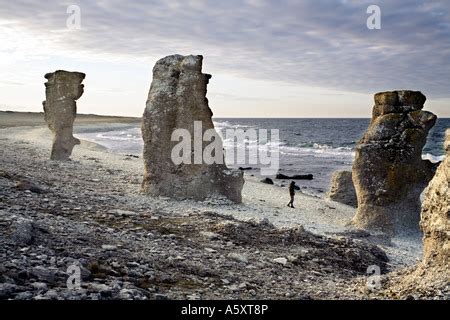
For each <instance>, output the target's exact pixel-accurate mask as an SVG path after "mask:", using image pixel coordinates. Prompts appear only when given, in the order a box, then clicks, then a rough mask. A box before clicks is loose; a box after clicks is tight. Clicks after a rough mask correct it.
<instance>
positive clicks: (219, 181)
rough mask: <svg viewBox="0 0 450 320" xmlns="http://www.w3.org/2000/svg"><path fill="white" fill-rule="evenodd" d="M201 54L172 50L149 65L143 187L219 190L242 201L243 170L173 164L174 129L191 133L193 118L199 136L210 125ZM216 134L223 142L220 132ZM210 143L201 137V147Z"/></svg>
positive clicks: (187, 194)
mask: <svg viewBox="0 0 450 320" xmlns="http://www.w3.org/2000/svg"><path fill="white" fill-rule="evenodd" d="M202 60H203V57H202V56H194V55H190V56H181V55H172V56H168V57H165V58H162V59H160V60H159V61H158V62H157V63H156V64H155V67H154V68H153V81H152V84H151V87H150V92H149V95H148V100H147V106H146V109H145V112H144V115H143V120H142V137H143V139H144V166H145V169H144V170H145V172H144V180H143V183H142V189H143V191H144V192H146V193H148V194H150V195H153V196H169V197H172V198H178V199H184V198H191V199H195V200H204V199H206V198H208V197H210V196H212V195H221V196H225V197H226V198H228V199H230V200H232V201H234V202H236V203H240V202H241V201H242V196H241V191H242V188H243V184H244V179H243V173H242V172H239V171H234V170H230V169H228V168H227V166H226V165H225V164H224V161H222V163H213V164H205V163H204V162H203V161H202V163H201V164H196V163H193V162H191V163H181V164H175V163H174V162H173V160H172V158H171V155H172V150H173V147H174V146H175V145H177V144H178V141H172V133H173V132H174V130H175V129H185V130H187V132H189V133H190V137H195V135H194V121H198V122H200V123H201V130H202V131H201V133H202V136H203V134H204V133H205V131H206V130H208V129H214V124H213V122H212V118H211V117H212V111H211V109H210V108H209V106H208V99H207V98H206V91H207V84H208V82H209V79H210V78H211V76H210V75H208V74H204V73H202ZM215 139H219V142H220V145H221V146H222V141H221V140H220V137H219V136H218V135H216V136H215ZM194 144H195V141H194ZM194 144H193V145H194ZM208 144H209V143H205V142H203V141H202V150H204V148H205V146H206V145H208ZM191 159H192V157H191ZM222 160H223V157H222Z"/></svg>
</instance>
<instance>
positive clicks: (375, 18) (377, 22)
mask: <svg viewBox="0 0 450 320" xmlns="http://www.w3.org/2000/svg"><path fill="white" fill-rule="evenodd" d="M366 13H367V14H370V16H369V17H368V18H367V21H366V25H367V29H369V30H380V29H381V8H380V7H379V6H377V5H375V4H373V5H370V6H368V7H367V10H366Z"/></svg>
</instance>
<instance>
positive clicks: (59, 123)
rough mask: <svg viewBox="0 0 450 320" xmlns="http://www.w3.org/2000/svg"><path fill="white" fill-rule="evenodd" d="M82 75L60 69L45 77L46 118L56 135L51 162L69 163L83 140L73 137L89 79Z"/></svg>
mask: <svg viewBox="0 0 450 320" xmlns="http://www.w3.org/2000/svg"><path fill="white" fill-rule="evenodd" d="M85 76H86V75H85V74H84V73H81V72H68V71H64V70H58V71H56V72H53V73H47V74H46V75H45V78H46V79H47V82H46V83H45V101H44V102H43V103H42V104H43V106H44V118H45V121H46V122H47V125H48V127H49V128H50V130H51V131H52V133H53V146H52V152H51V156H50V159H52V160H68V159H69V158H70V155H71V154H72V149H73V147H74V146H75V145H77V144H80V140H78V139H76V138H74V137H73V122H74V121H75V117H76V114H77V104H76V100H78V99H79V98H80V97H81V95H82V94H83V88H84V85H82V84H81V82H83V80H84V78H85Z"/></svg>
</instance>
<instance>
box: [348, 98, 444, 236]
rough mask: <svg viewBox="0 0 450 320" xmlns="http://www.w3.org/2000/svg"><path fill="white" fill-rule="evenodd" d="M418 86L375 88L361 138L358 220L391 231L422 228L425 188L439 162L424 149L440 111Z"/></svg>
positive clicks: (364, 225) (355, 165) (357, 176)
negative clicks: (409, 88) (431, 108)
mask: <svg viewBox="0 0 450 320" xmlns="http://www.w3.org/2000/svg"><path fill="white" fill-rule="evenodd" d="M425 100H426V98H425V96H424V95H423V94H422V93H420V92H417V91H393V92H380V93H377V94H375V106H374V108H373V117H372V121H371V123H370V125H369V128H368V129H367V132H366V133H365V134H364V136H363V138H362V139H361V140H360V141H359V142H358V143H357V146H356V157H355V161H354V163H353V171H352V173H353V183H354V185H355V190H356V194H357V197H358V210H357V213H356V215H355V217H354V219H353V222H354V224H355V225H356V226H358V227H361V228H368V229H380V230H383V231H386V232H389V233H396V232H398V231H401V230H405V228H407V229H411V228H413V229H418V226H419V220H420V219H419V216H420V207H421V204H420V194H421V193H422V191H423V190H424V188H425V187H426V186H427V185H428V183H429V181H430V180H431V178H432V177H433V174H434V169H435V165H433V164H432V163H431V162H430V161H428V160H427V161H425V160H422V149H423V147H424V145H425V143H426V139H427V135H428V131H429V130H430V129H431V128H432V127H433V126H434V124H435V122H436V116H435V115H434V114H432V113H431V112H427V111H422V108H423V104H424V103H425Z"/></svg>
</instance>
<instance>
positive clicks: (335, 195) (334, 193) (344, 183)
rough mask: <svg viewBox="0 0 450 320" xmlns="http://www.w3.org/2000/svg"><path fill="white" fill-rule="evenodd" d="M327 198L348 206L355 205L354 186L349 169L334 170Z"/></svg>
mask: <svg viewBox="0 0 450 320" xmlns="http://www.w3.org/2000/svg"><path fill="white" fill-rule="evenodd" d="M327 198H328V199H330V200H333V201H336V202H340V203H343V204H346V205H348V206H352V207H355V208H356V207H357V204H358V200H357V199H356V191H355V186H354V185H353V180H352V172H351V171H336V172H334V173H333V176H332V177H331V188H330V192H328V193H327Z"/></svg>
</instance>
